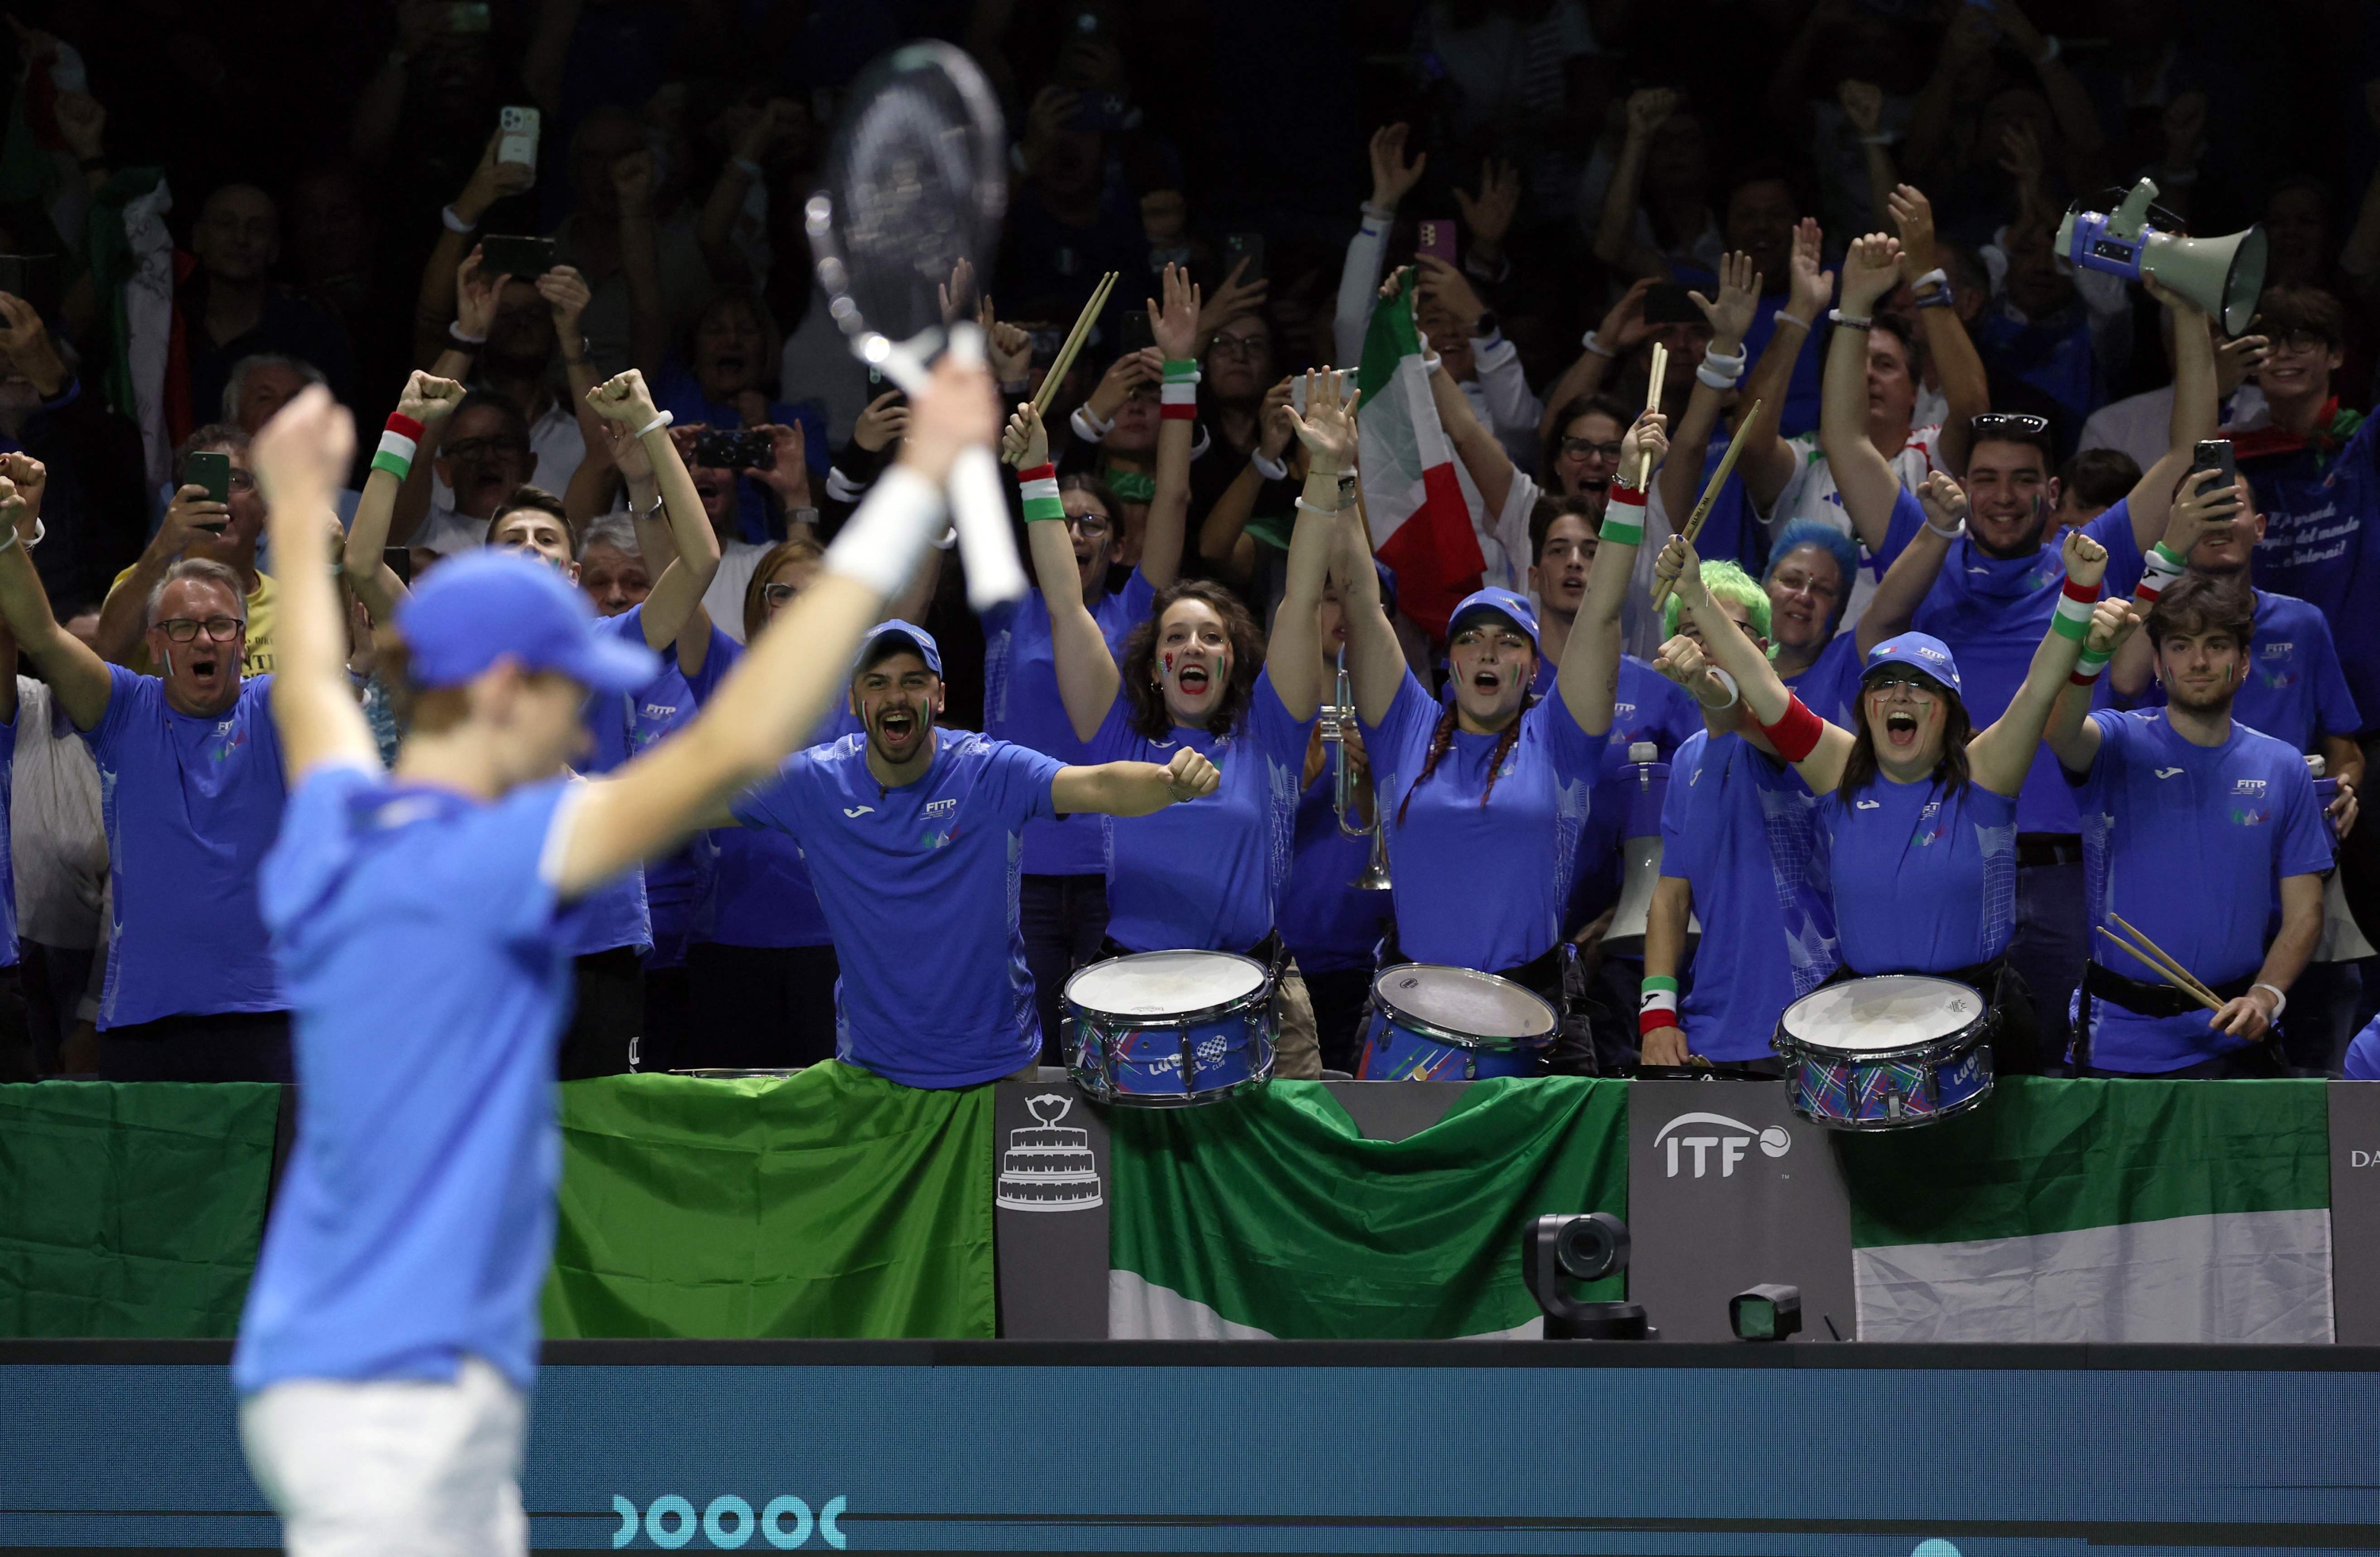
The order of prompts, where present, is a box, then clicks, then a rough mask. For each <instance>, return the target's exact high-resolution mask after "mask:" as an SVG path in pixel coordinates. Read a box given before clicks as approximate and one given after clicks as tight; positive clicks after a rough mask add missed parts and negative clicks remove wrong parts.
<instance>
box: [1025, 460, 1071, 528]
mask: <svg viewBox="0 0 2380 1557" xmlns="http://www.w3.org/2000/svg"><path fill="white" fill-rule="evenodd" d="M1016 485H1017V488H1018V490H1020V491H1021V492H1023V493H1024V494H1025V522H1026V524H1033V523H1036V522H1038V521H1041V520H1050V521H1054V522H1056V523H1060V524H1063V523H1064V522H1065V519H1066V505H1065V504H1064V503H1062V502H1061V501H1060V500H1059V497H1058V468H1057V467H1056V466H1054V465H1051V464H1049V463H1047V462H1044V463H1042V464H1040V465H1037V466H1035V467H1033V468H1032V469H1030V470H1019V471H1018V472H1017V473H1016Z"/></svg>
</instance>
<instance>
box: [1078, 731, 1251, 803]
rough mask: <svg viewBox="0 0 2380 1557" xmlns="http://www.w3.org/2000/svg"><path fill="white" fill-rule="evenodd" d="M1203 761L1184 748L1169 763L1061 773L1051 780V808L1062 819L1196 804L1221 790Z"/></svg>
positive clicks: (1216, 774) (1102, 765) (1128, 764)
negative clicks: (1185, 803) (1194, 802)
mask: <svg viewBox="0 0 2380 1557" xmlns="http://www.w3.org/2000/svg"><path fill="white" fill-rule="evenodd" d="M1222 782H1223V781H1222V775H1221V774H1220V773H1219V772H1216V769H1215V765H1214V764H1213V763H1212V762H1209V761H1208V760H1207V759H1205V758H1204V757H1201V756H1199V755H1198V754H1197V753H1196V752H1195V751H1193V750H1191V749H1190V748H1188V747H1186V746H1185V747H1184V748H1182V749H1181V750H1179V751H1177V752H1175V753H1174V754H1173V760H1172V761H1171V762H1168V763H1165V764H1163V765H1162V766H1160V765H1159V764H1157V763H1155V762H1101V763H1099V764H1097V765H1096V766H1091V767H1074V768H1061V769H1059V770H1058V776H1057V777H1055V778H1053V779H1051V780H1050V807H1051V809H1055V810H1056V811H1057V812H1058V813H1059V814H1060V815H1061V816H1083V815H1091V816H1147V815H1148V814H1149V812H1151V811H1161V810H1163V809H1165V808H1166V807H1168V806H1172V805H1179V804H1180V803H1181V802H1183V801H1184V800H1200V799H1204V798H1205V797H1208V796H1209V795H1212V794H1213V793H1215V791H1216V790H1217V789H1218V788H1220V786H1221V785H1222Z"/></svg>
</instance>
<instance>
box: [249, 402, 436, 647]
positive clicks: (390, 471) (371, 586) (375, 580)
mask: <svg viewBox="0 0 2380 1557" xmlns="http://www.w3.org/2000/svg"><path fill="white" fill-rule="evenodd" d="M462 403H463V386H462V385H461V384H459V383H455V381H454V380H452V379H442V378H433V377H431V375H430V374H428V373H425V372H423V371H421V370H420V369H419V368H417V369H415V370H414V371H412V372H410V373H408V374H407V375H406V379H405V387H404V388H403V389H402V390H399V391H398V392H397V396H396V417H395V418H392V419H391V420H392V422H395V420H400V419H401V420H404V421H407V422H410V423H412V424H413V425H414V426H415V427H418V428H419V429H420V432H419V434H418V435H411V434H408V432H407V430H406V429H405V428H402V427H398V426H395V425H392V426H391V427H390V428H389V429H388V431H387V432H385V433H383V436H382V438H381V447H380V450H379V452H376V453H375V454H374V455H373V456H372V463H371V469H370V472H368V473H367V474H366V475H365V477H364V490H363V495H362V496H361V497H359V498H358V499H357V501H356V517H355V518H354V520H353V521H351V522H350V523H349V524H348V526H347V539H346V546H345V548H344V549H343V550H342V551H341V553H340V555H339V571H340V572H341V573H342V574H344V575H345V576H346V580H347V583H348V584H349V585H350V586H351V587H352V588H353V589H354V590H355V591H356V598H357V599H358V600H359V601H362V602H364V609H365V610H367V611H369V612H370V613H371V614H372V620H373V621H375V622H380V623H386V622H387V621H388V619H389V616H390V614H391V613H393V612H395V609H396V602H398V601H400V600H402V599H404V598H405V594H406V589H405V581H404V580H403V579H401V578H398V577H397V576H396V571H395V569H394V568H392V567H390V566H388V563H387V561H386V560H385V556H384V553H386V552H387V550H388V530H389V524H390V521H391V519H392V517H394V514H395V507H396V494H397V490H398V488H399V487H400V486H402V485H403V483H404V481H405V479H406V477H407V475H409V474H410V473H411V471H412V468H413V467H414V466H416V465H421V464H426V463H428V461H429V459H430V451H431V448H433V447H435V446H436V444H437V442H438V438H439V434H440V433H441V432H442V431H443V429H444V428H445V425H446V419H447V418H449V417H451V416H453V415H454V414H455V407H457V406H459V405H461V404H462ZM323 435H325V436H327V434H323ZM350 436H352V432H351V433H350ZM407 442H410V443H412V444H413V445H414V447H413V449H412V451H411V452H410V453H407V451H406V449H405V446H404V445H405V444H406V443H407ZM276 554H277V553H276Z"/></svg>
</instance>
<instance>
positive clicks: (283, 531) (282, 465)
mask: <svg viewBox="0 0 2380 1557" xmlns="http://www.w3.org/2000/svg"><path fill="white" fill-rule="evenodd" d="M414 376H415V377H416V378H417V379H418V378H419V377H421V375H420V374H418V373H417V374H415V375H414ZM412 387H413V386H412V385H411V384H409V383H408V384H407V388H408V389H410V388H412ZM355 447H356V425H355V422H354V420H352V419H351V418H350V417H349V416H348V415H347V412H346V407H343V406H341V405H340V404H339V403H338V402H337V401H335V400H334V399H332V398H331V395H330V391H328V390H326V389H323V388H322V387H321V386H320V385H313V386H310V387H309V388H308V389H307V390H306V392H305V393H304V394H302V395H298V396H297V399H295V400H292V401H291V402H289V404H288V405H286V406H284V407H282V408H281V409H280V410H279V411H278V412H277V413H275V414H274V416H273V420H271V421H269V422H266V423H265V424H264V427H263V429H262V431H261V432H258V433H257V435H256V444H255V447H254V449H253V450H252V451H251V456H250V457H251V458H252V460H253V462H254V463H255V466H256V479H257V481H258V483H259V484H260V485H261V487H262V489H263V492H264V500H265V504H266V510H265V512H266V519H265V523H266V526H267V528H268V529H269V530H270V531H271V533H272V536H273V556H274V558H275V559H276V560H277V561H278V562H279V564H280V569H279V574H278V577H277V578H276V579H275V583H276V585H277V586H278V587H277V589H276V590H275V592H274V602H275V603H274V612H273V662H274V663H273V724H275V725H277V726H279V728H280V731H281V757H282V761H283V762H284V764H285V766H286V768H287V770H288V778H289V785H290V787H292V788H293V789H294V788H296V787H297V785H299V784H300V783H302V782H304V780H305V777H306V775H307V774H308V773H310V772H313V771H314V770H315V769H316V768H318V767H321V766H322V765H323V764H324V763H326V762H351V763H355V764H357V765H358V766H361V767H368V768H370V769H371V770H372V771H373V772H379V771H380V745H379V743H378V742H377V741H375V740H374V739H373V738H372V733H371V726H370V724H368V723H366V721H365V719H364V711H363V710H362V709H361V708H360V707H359V706H358V704H357V702H356V694H355V688H354V687H353V686H352V685H350V683H349V682H348V679H347V647H348V645H347V623H346V611H345V610H344V609H343V608H342V607H341V605H340V602H339V591H338V589H337V588H336V586H334V584H333V583H332V582H331V570H330V567H329V566H328V565H329V564H330V561H331V558H330V555H329V552H330V544H331V536H332V534H333V533H334V529H335V525H336V520H335V518H334V514H335V512H336V510H335V509H334V506H333V503H334V499H335V498H336V497H337V495H338V492H339V488H340V487H341V486H342V485H344V484H345V483H346V476H347V464H348V461H349V460H350V459H352V458H353V457H354V456H355ZM372 479H373V480H383V481H384V480H389V478H388V476H387V475H386V473H385V472H383V471H380V470H374V471H373V472H372ZM374 560H375V561H377V560H378V559H377V558H375V559H374Z"/></svg>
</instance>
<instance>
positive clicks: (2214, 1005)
mask: <svg viewBox="0 0 2380 1557" xmlns="http://www.w3.org/2000/svg"><path fill="white" fill-rule="evenodd" d="M2096 928H2097V929H2098V931H2099V933H2100V934H2102V935H2104V936H2106V937H2107V939H2108V940H2110V941H2113V942H2114V943H2116V944H2117V945H2119V946H2121V947H2122V948H2123V949H2124V950H2125V951H2126V952H2128V953H2130V954H2131V955H2133V956H2135V957H2138V958H2140V960H2141V961H2143V962H2144V963H2147V964H2148V965H2149V966H2150V967H2155V968H2156V970H2157V977H2158V978H2160V979H2164V980H2165V981H2166V982H2167V983H2168V984H2171V985H2172V986H2173V987H2174V988H2175V989H2177V990H2180V991H2181V992H2182V993H2183V994H2186V995H2188V996H2190V998H2191V999H2192V1000H2194V1001H2196V1002H2198V1004H2201V1005H2204V1007H2206V1008H2207V1009H2208V1010H2209V1011H2220V1010H2221V1009H2223V1004H2222V1003H2221V1002H2220V1001H2218V1000H2216V999H2215V998H2214V996H2212V995H2210V994H2208V993H2207V992H2205V991H2204V990H2203V989H2201V988H2200V987H2199V986H2198V985H2197V984H2196V983H2194V982H2192V983H2187V984H2185V983H2183V982H2182V981H2181V980H2180V979H2177V978H2175V977H2174V976H2173V975H2172V974H2171V973H2169V972H2168V971H2166V969H2165V968H2164V967H2163V966H2161V965H2160V964H2159V963H2158V962H2157V960H2156V959H2155V957H2152V956H2148V955H2144V954H2143V950H2142V948H2140V947H2138V946H2135V945H2133V944H2132V943H2131V942H2129V941H2127V940H2125V939H2124V938H2123V937H2122V936H2120V935H2118V934H2117V933H2116V932H2115V931H2111V930H2109V929H2108V928H2107V926H2106V925H2100V926H2098V927H2096Z"/></svg>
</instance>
